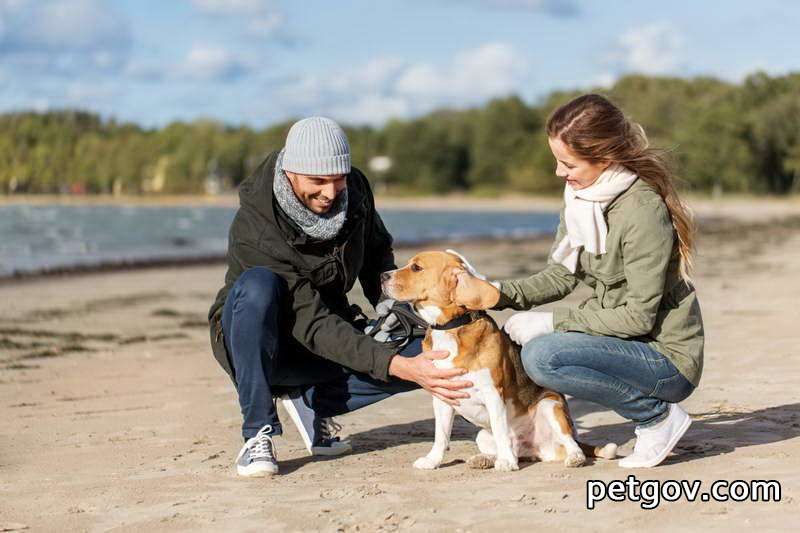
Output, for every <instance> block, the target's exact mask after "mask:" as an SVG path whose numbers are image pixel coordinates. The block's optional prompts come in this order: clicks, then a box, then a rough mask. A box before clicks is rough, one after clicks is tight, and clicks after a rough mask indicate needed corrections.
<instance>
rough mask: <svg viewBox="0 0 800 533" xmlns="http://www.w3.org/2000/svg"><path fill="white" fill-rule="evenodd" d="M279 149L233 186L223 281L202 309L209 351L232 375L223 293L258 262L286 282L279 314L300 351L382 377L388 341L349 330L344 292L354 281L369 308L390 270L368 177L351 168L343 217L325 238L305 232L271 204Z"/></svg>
mask: <svg viewBox="0 0 800 533" xmlns="http://www.w3.org/2000/svg"><path fill="white" fill-rule="evenodd" d="M277 156H278V152H274V153H272V154H270V155H269V156H268V157H267V158H266V160H264V162H262V163H261V165H259V167H258V168H257V169H256V170H255V172H254V173H253V174H252V175H251V176H250V177H249V178H247V179H246V180H245V181H244V182H242V184H241V186H240V187H239V200H240V204H241V206H240V207H239V210H238V211H237V213H236V216H235V218H234V219H233V223H232V224H231V228H230V232H229V234H228V271H227V273H226V274H225V286H224V287H223V288H222V289H221V290H220V291H219V293H218V294H217V298H216V301H215V302H214V304H213V305H212V306H211V309H210V311H209V315H208V316H209V322H210V326H211V345H212V348H213V351H214V356H215V357H216V359H217V360H218V361H219V363H220V364H221V365H222V367H223V368H224V369H225V370H226V371H227V372H228V374H229V375H231V377H233V372H232V370H231V363H230V357H229V354H228V353H227V351H226V349H225V345H224V342H223V339H222V327H221V325H220V316H221V314H222V308H223V306H224V305H225V298H226V296H227V294H228V291H229V290H230V288H231V287H232V286H233V284H234V282H235V281H236V279H237V278H238V277H239V275H240V274H242V273H243V272H244V271H245V270H247V269H249V268H252V267H256V266H264V267H268V268H269V269H271V270H272V271H273V272H275V273H276V274H278V275H279V276H280V277H282V278H283V279H285V280H286V282H287V284H288V299H287V301H286V302H285V305H286V307H285V309H284V312H283V313H282V315H281V320H282V324H285V327H286V329H287V331H286V333H290V334H291V336H292V337H294V338H295V339H296V340H297V341H298V342H299V343H300V344H301V345H302V346H303V347H304V348H305V349H307V350H308V351H309V352H311V353H313V354H317V355H319V356H321V357H324V358H325V359H330V360H331V361H334V362H336V363H339V364H341V365H343V366H346V367H348V368H351V369H353V370H356V371H359V372H366V373H368V374H370V375H372V376H373V377H375V378H378V379H382V380H388V374H389V361H390V360H391V358H392V356H393V355H394V354H395V353H396V350H395V349H394V347H393V346H392V345H388V344H385V343H381V342H377V341H375V340H374V339H373V338H371V337H369V336H367V335H364V334H363V333H362V332H361V331H360V330H358V329H356V328H355V327H354V326H353V325H352V322H353V320H354V319H355V312H354V311H353V310H352V309H351V307H350V304H349V302H348V300H347V293H348V292H349V291H350V289H352V288H353V284H354V283H355V281H356V279H358V280H359V281H360V283H361V287H362V288H363V290H364V294H365V295H366V297H367V298H368V299H369V301H370V302H371V303H372V304H373V305H375V304H376V303H377V302H378V300H379V298H380V294H381V288H380V275H381V273H382V272H385V271H387V270H392V269H394V268H396V266H395V264H394V255H393V252H392V237H391V235H389V232H388V231H386V228H385V227H384V225H383V222H382V221H381V218H380V216H379V215H378V213H377V212H376V211H375V203H374V200H373V197H372V192H371V190H370V188H369V183H368V182H367V178H366V177H365V176H364V174H362V173H361V172H360V171H359V170H358V169H357V168H355V167H353V169H352V170H351V172H350V174H349V175H348V176H347V193H348V206H347V219H346V222H345V224H344V226H343V227H342V229H341V230H340V231H339V234H338V235H337V236H336V237H335V238H334V239H331V240H329V241H318V240H314V239H312V238H311V237H309V236H307V235H306V234H305V233H303V231H302V230H301V229H300V228H299V227H298V226H297V225H296V224H295V223H294V222H293V221H291V220H290V219H289V217H288V216H287V215H286V214H285V213H284V212H283V210H282V209H281V208H280V207H279V206H278V203H277V200H275V199H274V197H273V194H272V184H273V179H274V173H275V162H276V160H277Z"/></svg>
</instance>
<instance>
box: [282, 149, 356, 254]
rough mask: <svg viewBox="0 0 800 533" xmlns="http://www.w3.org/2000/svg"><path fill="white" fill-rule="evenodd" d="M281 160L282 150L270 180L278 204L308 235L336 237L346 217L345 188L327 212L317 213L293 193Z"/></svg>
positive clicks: (323, 239)
mask: <svg viewBox="0 0 800 533" xmlns="http://www.w3.org/2000/svg"><path fill="white" fill-rule="evenodd" d="M282 161H283V152H281V153H280V154H279V155H278V160H277V162H276V163H275V179H274V180H273V182H272V192H273V194H274V195H275V198H276V199H277V200H278V205H280V206H281V209H283V211H284V212H285V213H286V214H287V215H288V216H289V218H291V219H292V220H293V221H294V222H295V223H296V224H297V225H298V226H300V229H302V230H303V233H305V234H306V235H308V236H309V237H313V238H314V239H318V240H320V241H327V240H330V239H333V238H334V237H336V235H337V234H338V233H339V230H341V229H342V226H344V222H345V220H346V217H347V189H346V188H345V189H344V190H343V191H342V192H340V193H339V195H338V196H336V198H335V199H334V200H333V205H331V208H330V209H329V210H328V212H327V213H323V214H321V215H318V214H317V213H315V212H313V211H311V210H310V209H309V208H307V207H306V206H305V205H303V203H302V202H301V201H300V200H299V199H298V198H297V196H296V195H295V194H294V190H293V189H292V184H291V183H289V177H288V176H286V173H285V172H284V171H283V169H282V168H281V163H282Z"/></svg>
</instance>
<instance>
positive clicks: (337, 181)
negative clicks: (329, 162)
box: [286, 170, 347, 215]
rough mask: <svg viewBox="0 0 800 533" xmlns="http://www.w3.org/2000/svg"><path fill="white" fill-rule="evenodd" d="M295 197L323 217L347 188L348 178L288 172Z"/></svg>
mask: <svg viewBox="0 0 800 533" xmlns="http://www.w3.org/2000/svg"><path fill="white" fill-rule="evenodd" d="M286 176H287V177H288V178H289V183H291V184H292V189H293V190H294V194H295V196H297V198H299V199H300V201H301V202H303V205H305V206H306V207H307V208H309V209H310V210H311V211H313V212H314V213H317V214H318V215H321V214H322V213H327V212H328V210H329V209H330V208H331V206H332V205H333V201H334V200H335V199H336V197H337V196H339V193H340V192H342V191H343V190H344V189H345V188H347V176H346V175H345V174H339V175H336V176H306V175H305V174H297V173H296V172H289V171H288V170H287V171H286Z"/></svg>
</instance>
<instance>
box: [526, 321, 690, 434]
mask: <svg viewBox="0 0 800 533" xmlns="http://www.w3.org/2000/svg"><path fill="white" fill-rule="evenodd" d="M522 364H523V366H524V367H525V372H526V373H527V374H528V376H530V378H531V379H533V381H535V382H536V383H538V384H539V385H541V386H542V387H546V388H548V389H552V390H554V391H557V392H561V393H564V394H569V395H570V396H574V397H575V398H580V399H582V400H588V401H591V402H596V403H599V404H601V405H603V406H605V407H609V408H611V409H613V410H614V411H616V412H617V413H618V414H620V415H621V416H623V417H625V418H627V419H629V420H633V421H634V422H636V424H637V426H639V427H646V426H650V425H653V424H656V423H658V422H660V421H661V420H663V419H664V418H666V416H667V413H668V409H669V404H670V403H678V402H680V401H682V400H684V399H686V398H687V397H688V396H689V395H690V394H691V393H692V391H693V390H694V386H693V385H692V384H691V383H690V382H689V381H688V380H687V379H686V378H685V377H683V375H682V374H681V373H680V372H679V371H678V369H677V368H675V366H674V365H673V364H672V363H671V362H670V360H669V359H667V358H666V356H664V355H662V354H661V353H659V352H657V351H656V350H654V349H653V348H651V347H650V346H649V345H648V344H646V343H644V342H639V341H635V340H625V339H619V338H616V337H602V336H596V335H587V334H585V333H574V332H569V333H550V334H548V335H542V336H541V337H537V338H535V339H532V340H531V341H529V342H528V343H526V344H525V346H523V347H522Z"/></svg>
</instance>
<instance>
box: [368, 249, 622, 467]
mask: <svg viewBox="0 0 800 533" xmlns="http://www.w3.org/2000/svg"><path fill="white" fill-rule="evenodd" d="M382 284H383V292H384V293H385V294H386V295H387V296H389V297H390V298H394V299H395V300H398V301H406V302H410V303H411V304H412V305H413V307H414V309H415V311H416V312H417V313H418V314H419V315H420V316H421V317H422V318H423V319H424V320H425V321H426V322H427V323H428V324H430V328H429V329H428V331H427V334H426V335H425V340H424V341H423V349H424V350H443V351H447V352H449V353H450V355H449V357H448V358H447V359H440V360H436V361H435V362H434V364H435V365H436V366H437V367H439V368H453V367H458V368H464V369H466V370H468V373H467V374H465V375H464V376H463V379H466V380H468V381H471V382H472V384H473V386H472V387H471V388H468V389H463V390H464V391H465V392H467V393H469V395H470V397H469V398H467V399H462V400H460V405H457V406H451V405H449V404H447V403H446V402H444V401H442V400H440V399H438V398H435V397H434V398H433V411H434V415H435V419H436V432H435V439H434V444H433V448H432V449H431V451H430V452H429V453H428V455H426V456H424V457H420V458H419V459H417V460H416V462H414V467H415V468H420V469H428V470H429V469H434V468H437V467H438V466H439V465H441V463H442V459H443V458H444V452H445V450H447V448H448V446H449V444H450V433H451V431H452V427H453V417H454V413H456V412H457V413H458V414H459V415H461V416H462V417H464V418H465V419H467V420H468V421H469V422H471V423H473V424H475V425H476V426H478V427H479V428H481V431H480V432H479V433H478V436H477V438H476V443H477V445H478V449H479V450H480V452H481V453H480V454H478V455H475V456H473V457H471V458H470V460H469V462H468V464H469V465H470V466H472V467H474V468H490V467H491V466H492V465H494V468H495V469H497V470H504V471H509V470H517V469H518V468H519V466H518V460H519V459H528V460H541V461H562V460H563V461H564V464H565V465H566V466H570V467H574V466H581V465H583V464H584V462H585V461H586V454H588V455H590V456H594V457H603V458H607V459H612V458H614V457H615V456H616V445H615V444H613V443H609V444H607V445H605V446H604V447H602V448H600V447H592V446H589V445H586V444H582V443H579V442H577V441H576V440H575V426H574V424H573V423H572V419H571V418H570V415H569V410H568V409H567V402H566V400H565V399H564V396H563V395H561V394H559V393H557V392H554V391H551V390H548V389H545V388H542V387H540V386H538V385H537V384H536V383H534V382H533V381H531V380H530V378H528V376H527V375H526V374H525V372H524V369H523V368H522V361H521V359H520V355H519V347H518V346H517V345H516V344H514V343H513V342H512V341H511V340H510V339H509V338H508V336H507V335H506V334H505V333H504V332H503V331H502V330H500V328H499V327H498V326H497V324H496V323H495V321H494V320H493V319H492V318H491V317H490V316H489V315H487V314H486V313H478V312H476V311H478V310H482V309H487V308H489V307H491V306H492V305H493V304H494V303H495V302H496V301H497V298H498V293H497V289H496V288H495V287H494V286H492V285H491V284H490V283H488V282H486V281H483V280H480V279H478V278H476V277H474V276H472V275H471V274H470V273H469V272H468V270H467V269H466V268H465V266H464V263H463V262H462V260H461V258H460V257H458V256H456V255H453V254H450V253H446V252H422V253H420V254H417V255H415V256H414V257H412V258H411V260H410V261H409V263H408V265H406V266H405V267H403V268H400V269H397V270H393V271H390V272H386V273H384V274H383V276H382Z"/></svg>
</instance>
